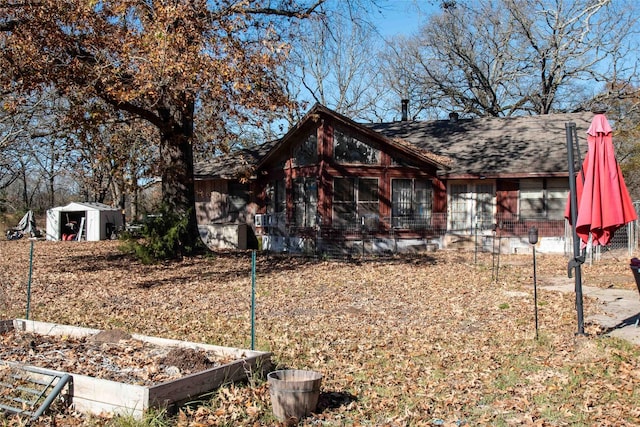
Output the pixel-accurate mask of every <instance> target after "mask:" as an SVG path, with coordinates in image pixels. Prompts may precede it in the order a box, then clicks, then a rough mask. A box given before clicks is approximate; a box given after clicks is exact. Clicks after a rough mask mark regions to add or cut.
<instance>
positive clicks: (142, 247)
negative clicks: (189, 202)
mask: <svg viewBox="0 0 640 427" xmlns="http://www.w3.org/2000/svg"><path fill="white" fill-rule="evenodd" d="M190 214H191V212H187V213H186V214H184V215H178V214H176V213H174V212H171V211H170V210H168V209H166V208H163V209H162V211H161V213H160V214H159V215H154V216H153V217H151V216H150V217H148V218H147V220H146V221H145V223H144V225H143V226H142V229H141V230H140V236H141V238H139V239H138V238H136V237H135V236H133V235H132V234H130V233H123V235H122V236H121V239H122V240H123V242H124V244H123V245H122V246H121V250H123V251H125V252H128V253H132V254H134V255H135V256H136V257H137V258H138V259H139V260H140V261H141V262H142V263H144V264H153V263H155V262H158V261H163V260H169V259H180V258H182V257H183V256H184V255H186V254H192V253H194V252H195V251H196V249H197V248H192V247H190V246H189V245H185V242H188V241H190V239H188V238H187V237H188V235H187V233H189V232H190V230H189V227H188V226H189V215H190ZM191 240H192V239H191ZM198 240H199V239H198Z"/></svg>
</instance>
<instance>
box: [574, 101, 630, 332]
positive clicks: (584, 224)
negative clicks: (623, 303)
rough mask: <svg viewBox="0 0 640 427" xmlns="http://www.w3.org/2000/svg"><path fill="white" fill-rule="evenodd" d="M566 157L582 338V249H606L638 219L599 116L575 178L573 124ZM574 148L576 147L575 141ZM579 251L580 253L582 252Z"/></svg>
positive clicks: (608, 133)
mask: <svg viewBox="0 0 640 427" xmlns="http://www.w3.org/2000/svg"><path fill="white" fill-rule="evenodd" d="M566 129H567V155H568V160H569V188H570V189H571V192H570V194H569V203H567V208H566V211H565V217H566V218H567V219H568V220H569V223H570V224H571V225H572V226H573V227H572V228H573V230H572V231H573V252H574V258H573V259H571V260H570V261H569V268H568V273H569V277H571V272H572V271H574V270H575V273H576V274H575V282H576V311H577V314H578V334H584V319H583V311H582V273H581V269H580V265H581V264H582V263H583V262H584V260H585V254H584V248H585V246H586V245H587V242H588V241H589V236H591V241H592V243H593V244H594V245H608V244H609V243H610V242H611V239H612V238H613V234H614V233H615V231H616V230H617V229H618V228H620V227H622V226H623V225H625V224H627V223H628V222H631V221H633V220H635V219H636V218H637V215H636V211H635V209H634V208H633V203H632V202H631V197H629V192H628V190H627V186H626V185H625V183H624V179H623V177H622V172H621V171H620V166H619V165H618V162H617V161H616V157H615V153H614V150H613V142H612V139H611V126H609V122H608V121H607V118H606V117H605V115H604V114H603V113H602V112H596V113H595V116H594V117H593V120H592V121H591V126H589V130H588V131H587V144H588V146H589V148H588V151H587V156H586V158H585V159H584V162H583V164H582V169H581V170H580V173H578V176H577V177H576V176H575V174H574V165H573V149H574V141H573V139H574V133H575V129H576V128H575V123H566ZM575 139H576V141H575V142H576V145H577V143H578V142H577V137H576V138H575ZM581 247H582V250H581Z"/></svg>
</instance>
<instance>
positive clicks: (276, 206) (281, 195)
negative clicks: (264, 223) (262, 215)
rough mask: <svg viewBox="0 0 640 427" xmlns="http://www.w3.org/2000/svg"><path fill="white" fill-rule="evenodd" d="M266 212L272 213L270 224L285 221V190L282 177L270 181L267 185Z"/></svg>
mask: <svg viewBox="0 0 640 427" xmlns="http://www.w3.org/2000/svg"><path fill="white" fill-rule="evenodd" d="M267 197H268V198H269V204H268V205H267V213H268V214H271V215H272V223H271V224H270V225H272V226H276V225H282V226H284V224H285V223H286V209H287V195H286V192H285V182H284V180H282V179H279V180H275V181H271V182H270V183H269V185H268V187H267Z"/></svg>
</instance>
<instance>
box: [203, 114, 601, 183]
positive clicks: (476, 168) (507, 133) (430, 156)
mask: <svg viewBox="0 0 640 427" xmlns="http://www.w3.org/2000/svg"><path fill="white" fill-rule="evenodd" d="M323 116H324V117H323ZM326 117H329V118H331V119H332V120H333V121H334V122H336V123H338V124H340V125H342V126H344V127H347V128H350V129H352V130H354V131H356V132H359V133H362V134H364V135H366V136H367V137H369V138H371V139H372V140H374V141H378V142H380V143H381V144H383V145H385V144H386V145H388V146H390V147H393V148H394V149H395V150H397V151H399V152H401V153H404V154H405V155H407V156H409V157H411V158H414V159H416V160H419V161H422V162H425V163H429V164H431V165H433V166H435V168H436V169H438V170H439V175H440V176H441V177H443V178H449V179H452V178H473V177H476V178H477V177H486V178H495V177H505V178H506V177H536V176H558V177H562V176H568V163H567V144H566V127H565V125H566V123H569V122H573V123H575V124H576V130H577V134H578V141H579V143H580V147H581V149H582V151H583V152H584V151H585V150H586V147H587V144H586V136H585V135H586V131H587V129H588V128H589V125H590V123H591V119H592V117H593V113H591V112H580V113H560V114H548V115H538V116H518V117H500V118H497V117H490V118H477V119H458V120H455V121H454V120H432V121H399V122H391V123H357V122H354V121H353V120H351V119H349V118H348V117H346V116H343V115H341V114H339V113H337V112H335V111H333V110H330V109H329V108H327V107H325V106H323V105H321V104H316V105H314V106H313V107H312V108H311V109H310V110H309V111H308V112H307V114H305V116H304V117H303V118H302V119H301V120H300V121H299V122H298V123H297V124H296V125H295V126H293V127H292V128H291V129H290V130H289V131H288V132H287V134H286V135H284V136H283V137H282V138H280V139H278V140H274V141H270V142H267V143H265V144H262V145H259V146H256V147H250V148H245V149H243V150H240V151H235V152H233V153H230V154H228V155H225V156H220V157H215V158H213V159H212V160H209V161H206V162H198V163H196V164H195V165H194V174H195V177H196V178H204V177H209V178H222V179H237V178H241V177H248V176H250V175H251V174H252V173H253V172H254V171H255V170H256V169H259V168H260V167H261V166H264V165H266V164H268V163H269V162H270V161H272V160H273V159H275V158H277V156H278V154H279V153H281V151H282V150H285V149H287V148H288V147H289V146H290V145H291V144H292V143H294V142H295V141H296V139H295V136H296V135H298V134H299V132H300V131H303V130H304V128H305V127H306V126H308V125H309V124H310V123H316V122H317V121H319V120H322V119H323V118H326Z"/></svg>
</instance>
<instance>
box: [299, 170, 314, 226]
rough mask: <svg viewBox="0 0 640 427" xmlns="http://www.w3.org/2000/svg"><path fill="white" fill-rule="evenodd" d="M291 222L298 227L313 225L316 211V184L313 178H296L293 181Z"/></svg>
mask: <svg viewBox="0 0 640 427" xmlns="http://www.w3.org/2000/svg"><path fill="white" fill-rule="evenodd" d="M293 210H294V212H293V222H294V224H295V225H296V226H298V227H314V226H315V225H316V213H317V211H318V186H317V184H316V180H315V178H310V177H307V178H297V179H296V180H295V181H294V182H293Z"/></svg>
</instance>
